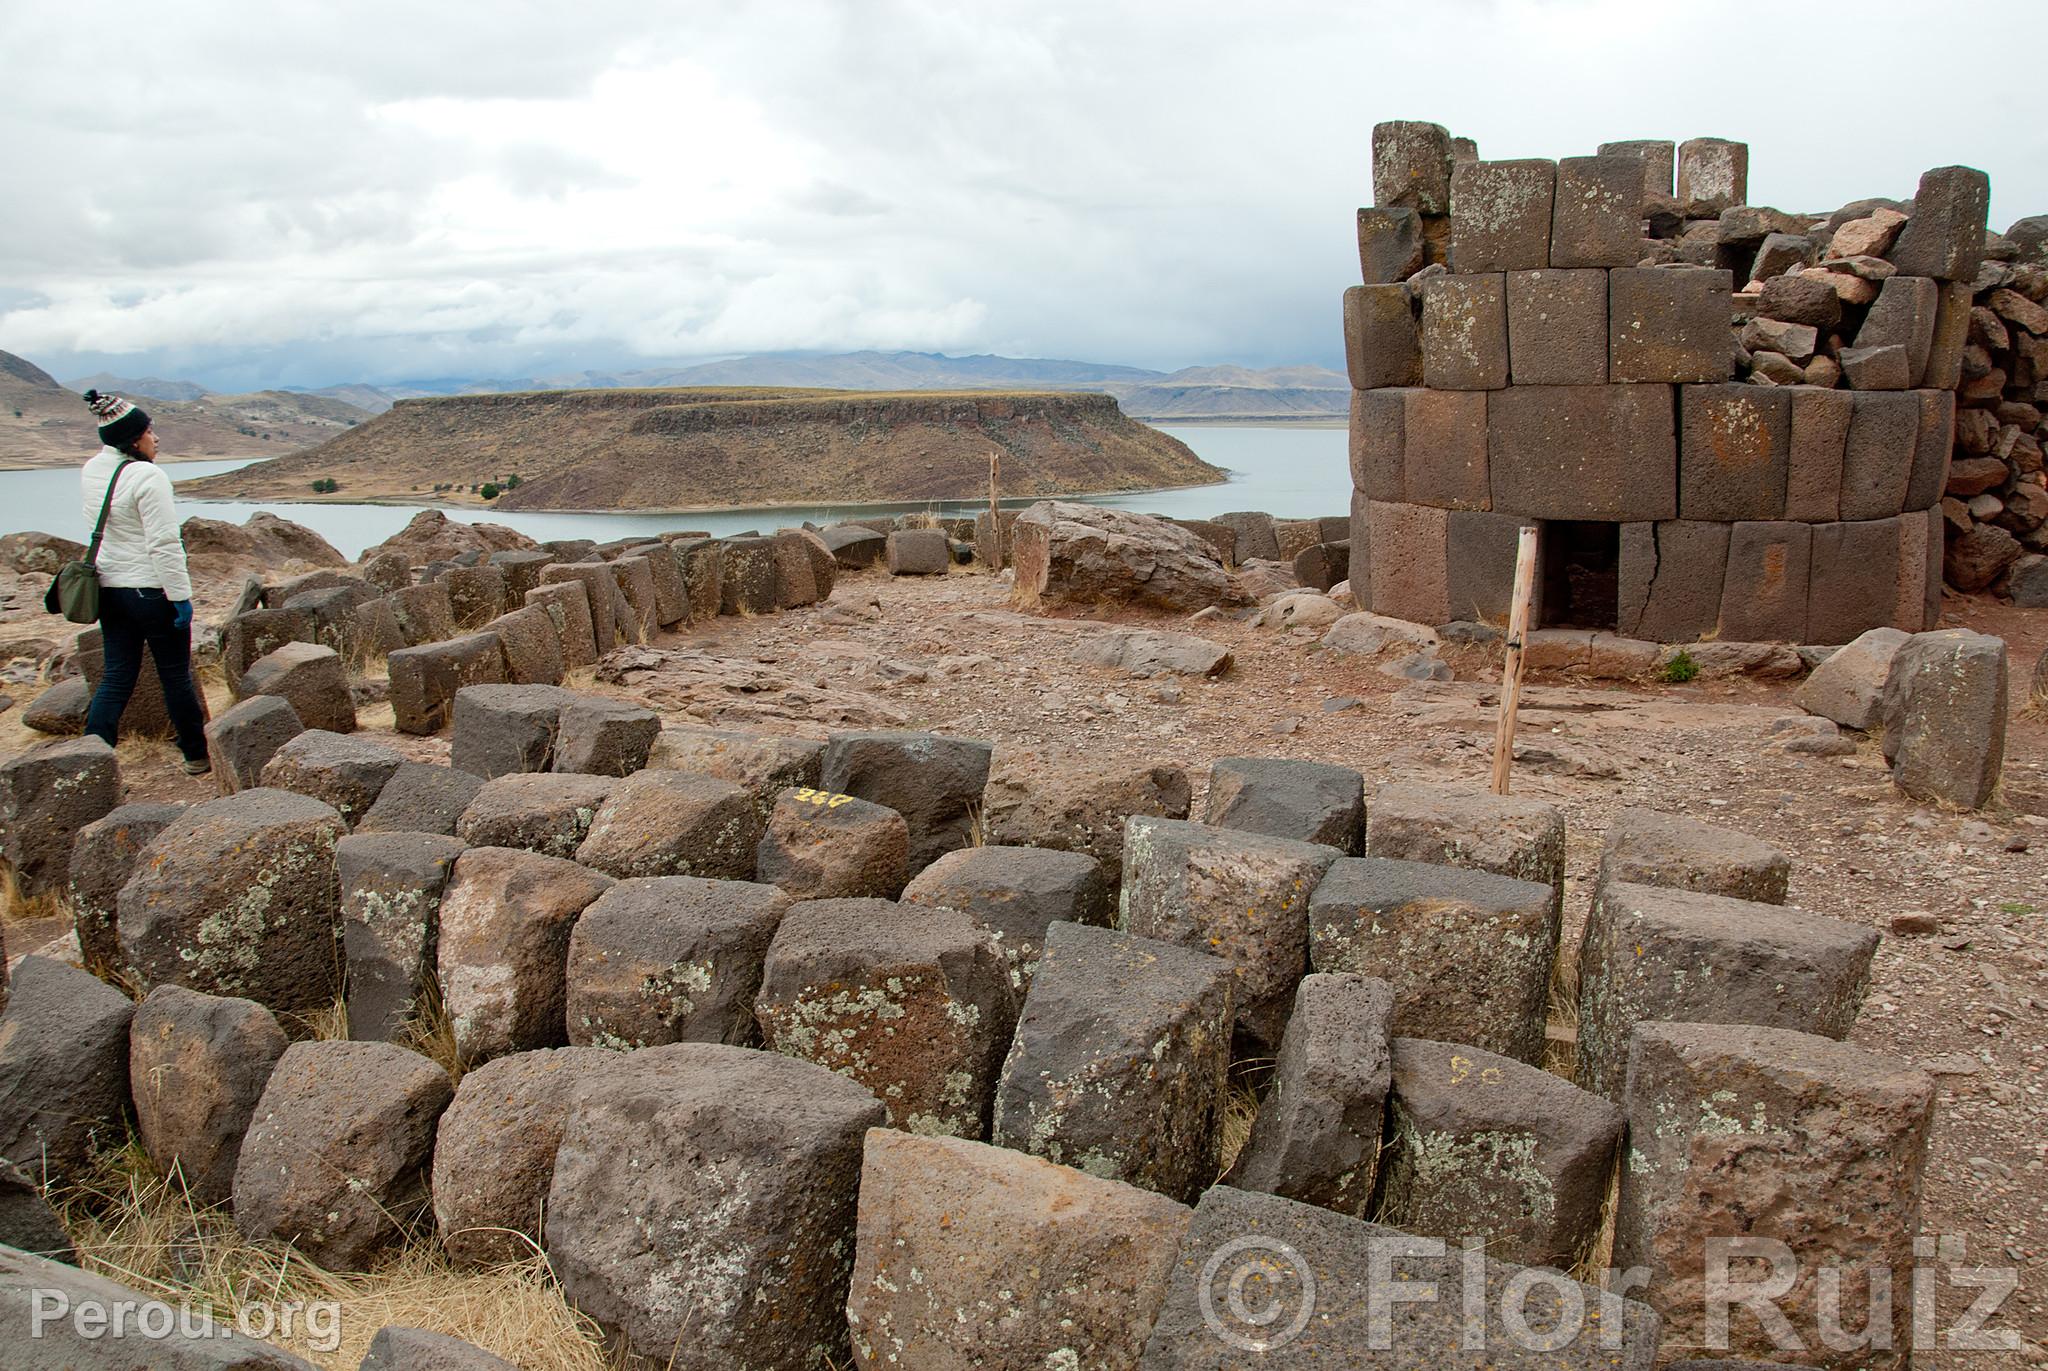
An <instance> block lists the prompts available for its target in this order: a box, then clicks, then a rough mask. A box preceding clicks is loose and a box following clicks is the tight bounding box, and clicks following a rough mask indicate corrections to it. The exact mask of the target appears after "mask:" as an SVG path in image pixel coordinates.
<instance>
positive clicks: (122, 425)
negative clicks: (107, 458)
mask: <svg viewBox="0 0 2048 1371" xmlns="http://www.w3.org/2000/svg"><path fill="white" fill-rule="evenodd" d="M85 407H86V408H87V409H89V410H91V411H92V412H93V417H94V418H96V419H98V420H99V421H100V441H101V442H102V443H105V444H106V445H107V446H108V447H111V448H125V447H127V446H128V445H129V444H130V443H132V442H134V441H135V440H136V439H137V438H140V437H141V436H142V435H143V434H145V433H147V432H149V412H148V411H147V410H144V409H141V408H138V407H137V406H135V405H131V404H129V403H128V402H127V401H126V400H123V399H122V398H121V397H120V396H118V395H102V394H100V393H99V392H98V391H96V390H88V391H87V392H86V393H85Z"/></svg>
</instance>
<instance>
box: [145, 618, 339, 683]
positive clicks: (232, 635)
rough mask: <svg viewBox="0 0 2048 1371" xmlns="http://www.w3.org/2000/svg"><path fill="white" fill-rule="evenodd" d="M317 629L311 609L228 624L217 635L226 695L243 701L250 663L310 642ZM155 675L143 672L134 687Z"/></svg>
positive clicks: (239, 619) (237, 620) (232, 620)
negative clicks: (218, 635)
mask: <svg viewBox="0 0 2048 1371" xmlns="http://www.w3.org/2000/svg"><path fill="white" fill-rule="evenodd" d="M316 628H317V625H316V623H315V621H314V618H313V611H311V610H310V609H282V608H279V609H250V610H244V611H243V612H242V613H240V614H237V615H236V616H235V617H234V618H232V619H230V620H228V621H227V623H226V624H225V625H224V626H223V627H222V628H221V631H220V669H221V674H222V675H223V676H225V677H227V682H228V693H229V694H231V695H233V696H234V697H235V698H236V699H238V700H239V699H240V698H242V694H243V691H242V673H243V672H244V671H247V670H248V669H249V664H250V663H251V662H253V661H256V660H257V659H258V658H260V657H266V656H268V655H269V654H271V653H273V652H275V651H277V649H279V648H281V647H283V646H284V645H285V644H286V643H310V642H312V641H313V637H314V633H315V631H316ZM155 674H156V673H155V672H154V671H145V672H143V673H142V675H141V676H140V677H139V678H138V680H137V684H138V685H140V684H141V683H142V682H143V681H146V680H148V679H150V678H151V677H153V676H154V675H155ZM158 689H159V690H161V689H162V687H161V686H159V687H158Z"/></svg>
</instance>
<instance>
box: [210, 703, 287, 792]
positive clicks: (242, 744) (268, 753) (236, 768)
mask: <svg viewBox="0 0 2048 1371" xmlns="http://www.w3.org/2000/svg"><path fill="white" fill-rule="evenodd" d="M305 731H306V725H305V724H304V723H303V722H301V721H300V719H299V715H298V711H297V710H295V709H293V708H292V703H291V701H290V700H288V699H286V698H285V697H284V696H282V695H251V696H250V697H249V698H248V699H246V700H243V701H242V702H241V703H240V704H237V705H234V706H232V707H231V708H229V709H226V710H223V711H222V712H221V713H220V715H219V716H218V717H216V718H213V719H210V720H208V721H207V724H206V755H207V756H208V757H209V758H210V759H211V760H212V762H213V774H214V779H215V780H216V782H217V783H218V784H219V786H220V793H221V794H223V795H232V794H234V793H235V792H236V791H237V790H247V789H248V788H249V787H251V786H254V785H261V784H262V781H261V780H260V779H259V777H261V776H262V774H263V767H264V765H265V764H266V763H267V762H269V760H270V759H271V758H272V757H274V756H276V755H277V750H278V749H279V748H280V747H283V746H284V745H285V744H286V743H288V742H290V741H291V740H292V739H294V738H296V737H298V736H299V735H300V734H301V733H304V732H305Z"/></svg>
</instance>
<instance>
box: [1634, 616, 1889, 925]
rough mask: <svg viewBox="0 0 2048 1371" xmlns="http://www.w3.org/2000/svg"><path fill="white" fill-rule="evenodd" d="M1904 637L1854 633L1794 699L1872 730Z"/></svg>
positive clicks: (1877, 725) (1848, 725) (1878, 723)
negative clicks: (1893, 661) (1851, 638)
mask: <svg viewBox="0 0 2048 1371" xmlns="http://www.w3.org/2000/svg"><path fill="white" fill-rule="evenodd" d="M1906 637H1907V635H1906V634H1905V633H1904V632H1902V631H1901V630H1899V629H1896V628H1873V629H1870V630H1868V631H1867V632H1864V633H1862V634H1859V635H1858V636H1857V637H1856V638H1855V639H1854V640H1853V641H1851V642H1850V643H1849V644H1848V645H1847V646H1846V647H1842V648H1838V649H1836V651H1835V652H1834V653H1833V654H1832V655H1830V656H1829V657H1828V659H1827V660H1826V661H1824V662H1822V663H1821V664H1820V665H1819V666H1817V667H1815V668H1814V669H1813V674H1812V675H1810V676H1808V677H1807V678H1806V679H1805V680H1804V681H1803V682H1801V683H1800V686H1799V689H1798V690H1796V691H1794V692H1793V695H1792V698H1793V700H1794V701H1795V702H1796V703H1797V704H1798V705H1799V707H1800V708H1801V709H1803V710H1805V711H1806V712H1807V713H1809V714H1817V715H1819V716H1820V717H1821V718H1823V719H1832V720H1833V721H1834V722H1835V723H1838V724H1840V725H1841V726H1842V727H1843V728H1853V729H1856V730H1857V731H1859V732H1862V733H1871V732H1876V731H1877V730H1878V729H1879V728H1880V727H1881V726H1882V724H1883V722H1884V683H1885V679H1886V677H1887V676H1889V675H1890V673H1891V669H1892V659H1893V658H1894V657H1896V656H1897V655H1898V651H1899V648H1900V647H1902V646H1903V645H1904V644H1905V641H1906ZM1648 884H1655V882H1649V883H1648ZM1729 893H1734V892H1729ZM1745 898H1747V899H1755V898H1757V897H1756V896H1754V895H1751V896H1746V897H1745Z"/></svg>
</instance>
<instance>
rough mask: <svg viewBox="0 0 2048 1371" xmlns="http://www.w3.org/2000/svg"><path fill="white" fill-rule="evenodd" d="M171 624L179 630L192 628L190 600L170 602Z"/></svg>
mask: <svg viewBox="0 0 2048 1371" xmlns="http://www.w3.org/2000/svg"><path fill="white" fill-rule="evenodd" d="M171 622H172V624H174V625H176V626H177V627H179V628H190V627H192V602H191V601H190V600H173V601H171Z"/></svg>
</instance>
